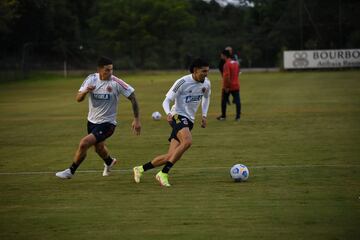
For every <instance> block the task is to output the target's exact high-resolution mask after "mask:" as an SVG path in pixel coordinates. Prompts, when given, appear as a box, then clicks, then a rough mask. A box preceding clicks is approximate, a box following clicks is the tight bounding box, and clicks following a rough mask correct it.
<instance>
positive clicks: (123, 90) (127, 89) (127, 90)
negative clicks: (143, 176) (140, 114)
mask: <svg viewBox="0 0 360 240" xmlns="http://www.w3.org/2000/svg"><path fill="white" fill-rule="evenodd" d="M112 79H113V80H114V81H115V82H116V83H117V84H116V86H117V89H118V91H119V93H120V94H122V95H124V96H125V97H129V96H130V95H131V94H132V93H133V92H134V91H135V89H134V88H133V87H132V86H130V85H129V84H127V83H126V82H124V81H123V80H121V79H119V78H117V77H115V76H113V78H112Z"/></svg>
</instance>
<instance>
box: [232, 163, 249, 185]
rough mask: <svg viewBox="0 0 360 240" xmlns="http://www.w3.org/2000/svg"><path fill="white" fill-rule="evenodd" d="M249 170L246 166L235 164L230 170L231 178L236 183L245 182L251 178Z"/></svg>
mask: <svg viewBox="0 0 360 240" xmlns="http://www.w3.org/2000/svg"><path fill="white" fill-rule="evenodd" d="M249 174H250V172H249V169H248V168H247V167H246V166H245V165H244V164H235V165H234V166H232V167H231V169H230V176H231V178H232V179H234V181H235V182H243V181H246V180H247V179H248V178H249Z"/></svg>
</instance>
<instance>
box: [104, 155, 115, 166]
mask: <svg viewBox="0 0 360 240" xmlns="http://www.w3.org/2000/svg"><path fill="white" fill-rule="evenodd" d="M103 160H104V162H105V164H106V165H108V166H110V164H111V163H112V161H113V159H112V157H110V155H109V156H108V157H107V158H104V159H103Z"/></svg>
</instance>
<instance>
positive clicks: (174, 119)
mask: <svg viewBox="0 0 360 240" xmlns="http://www.w3.org/2000/svg"><path fill="white" fill-rule="evenodd" d="M190 72H191V74H189V75H186V76H183V77H182V78H180V79H178V80H177V81H176V82H175V83H174V85H173V86H172V87H171V88H170V90H169V91H168V93H167V94H166V97H165V100H164V102H163V104H162V105H163V108H164V111H165V113H166V114H167V121H168V122H169V124H170V125H171V127H172V132H171V134H170V138H169V142H170V146H169V150H168V152H167V153H166V154H163V155H159V156H157V157H155V158H154V159H153V160H152V161H150V162H148V163H145V164H144V165H142V166H136V167H134V168H133V172H134V180H135V182H136V183H140V179H141V176H142V174H143V172H145V171H148V170H150V169H152V168H155V167H159V166H162V165H165V166H164V167H163V169H162V170H161V171H160V172H158V173H157V174H156V177H155V178H156V180H157V181H158V182H159V183H160V185H161V186H165V187H170V183H169V180H168V173H169V171H170V169H171V168H172V167H173V165H174V164H175V163H176V162H177V161H178V160H179V159H180V158H181V156H182V155H183V154H184V153H185V151H186V150H188V149H189V148H190V146H191V144H192V136H191V129H192V128H193V125H194V121H195V113H196V111H197V109H198V107H199V105H200V102H201V108H202V119H201V127H203V128H205V127H206V116H207V112H208V108H209V103H210V94H211V85H210V81H209V79H208V78H207V75H208V73H209V64H208V63H207V62H206V61H204V60H202V59H196V60H194V61H193V63H192V64H191V66H190ZM172 101H175V104H174V105H173V106H172V108H171V109H170V103H171V102H172Z"/></svg>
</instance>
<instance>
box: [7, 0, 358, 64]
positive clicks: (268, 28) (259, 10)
mask: <svg viewBox="0 0 360 240" xmlns="http://www.w3.org/2000/svg"><path fill="white" fill-rule="evenodd" d="M239 3H240V4H239V5H236V6H235V5H230V4H228V5H227V6H225V7H224V6H221V5H219V4H218V3H217V2H216V1H214V0H212V1H209V2H205V1H202V0H107V1H95V0H77V1H72V0H57V1H52V0H2V1H0V43H1V44H0V53H1V57H0V63H1V68H3V69H4V68H5V69H6V68H14V67H17V68H20V67H21V66H24V65H27V66H31V67H34V68H36V67H42V68H47V67H48V68H52V67H57V66H59V64H61V63H62V62H64V61H66V62H67V63H68V64H69V66H72V67H73V68H84V67H87V66H89V65H91V64H94V62H96V61H95V59H96V58H97V57H98V56H99V55H106V56H109V57H111V58H113V59H114V61H115V64H116V65H117V67H118V68H124V69H179V68H186V67H187V65H188V63H189V61H190V60H191V59H192V58H194V57H197V56H201V57H204V58H206V59H208V60H209V62H210V63H211V66H212V67H216V66H217V62H218V60H219V53H220V52H221V50H222V49H224V47H226V46H232V47H233V48H234V50H235V51H236V52H237V53H239V57H240V59H241V66H242V67H275V66H280V65H281V59H282V51H283V50H285V49H289V50H290V49H291V50H300V49H342V48H359V45H360V28H359V24H358V22H357V21H358V17H357V14H358V13H359V12H360V2H359V1H355V0H328V1H321V0H247V1H242V0H239ZM94 58H95V59H94Z"/></svg>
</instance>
